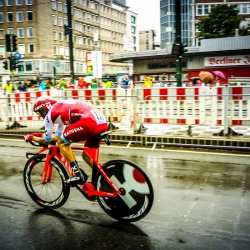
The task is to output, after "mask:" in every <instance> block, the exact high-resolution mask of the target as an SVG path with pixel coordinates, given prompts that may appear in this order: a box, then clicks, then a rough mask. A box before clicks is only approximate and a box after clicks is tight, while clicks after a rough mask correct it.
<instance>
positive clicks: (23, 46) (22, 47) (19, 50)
mask: <svg viewBox="0 0 250 250" xmlns="http://www.w3.org/2000/svg"><path fill="white" fill-rule="evenodd" d="M17 46H18V52H19V53H20V54H22V55H24V54H25V45H24V44H18V45H17Z"/></svg>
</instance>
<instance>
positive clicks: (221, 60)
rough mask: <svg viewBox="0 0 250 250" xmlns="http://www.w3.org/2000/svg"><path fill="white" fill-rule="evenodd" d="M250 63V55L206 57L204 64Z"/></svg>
mask: <svg viewBox="0 0 250 250" xmlns="http://www.w3.org/2000/svg"><path fill="white" fill-rule="evenodd" d="M228 65H250V55H241V56H226V57H223V56H218V57H205V62H204V66H207V67H209V66H218V67H219V66H228Z"/></svg>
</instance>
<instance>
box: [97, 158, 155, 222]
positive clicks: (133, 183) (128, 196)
mask: <svg viewBox="0 0 250 250" xmlns="http://www.w3.org/2000/svg"><path fill="white" fill-rule="evenodd" d="M102 168H103V170H104V172H105V173H106V174H107V175H108V177H109V178H110V179H111V180H112V182H113V183H114V184H115V186H116V187H117V188H118V189H119V190H120V191H121V194H120V195H118V196H117V197H115V198H109V197H98V198H97V200H98V203H99V204H100V206H101V208H102V209H103V210H104V211H105V212H106V213H107V214H108V215H109V216H111V217H112V218H114V219H116V220H119V221H127V222H133V221H137V220H140V219H142V218H143V217H144V216H146V215H147V214H148V212H149V211H150V209H151V207H152V205H153V200H154V191H153V187H152V184H151V181H150V180H149V178H148V177H147V175H146V174H145V173H144V172H143V171H142V169H140V168H139V167H138V166H137V165H136V164H134V163H132V162H129V161H126V160H114V161H108V162H106V163H105V164H103V166H102ZM96 189H97V190H100V191H104V192H111V193H112V192H114V190H113V189H112V188H111V187H110V185H109V184H108V183H107V181H106V179H105V178H104V177H103V176H102V175H101V173H97V182H96Z"/></svg>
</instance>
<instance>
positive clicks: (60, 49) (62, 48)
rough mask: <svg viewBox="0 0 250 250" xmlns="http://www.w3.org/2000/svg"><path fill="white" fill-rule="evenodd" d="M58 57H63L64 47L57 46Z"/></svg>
mask: <svg viewBox="0 0 250 250" xmlns="http://www.w3.org/2000/svg"><path fill="white" fill-rule="evenodd" d="M59 55H61V56H63V55H64V47H63V46H59Z"/></svg>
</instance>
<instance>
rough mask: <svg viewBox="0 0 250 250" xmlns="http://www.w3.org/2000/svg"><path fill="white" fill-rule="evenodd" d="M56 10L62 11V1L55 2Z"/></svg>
mask: <svg viewBox="0 0 250 250" xmlns="http://www.w3.org/2000/svg"><path fill="white" fill-rule="evenodd" d="M57 10H58V11H62V2H58V4H57Z"/></svg>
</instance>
